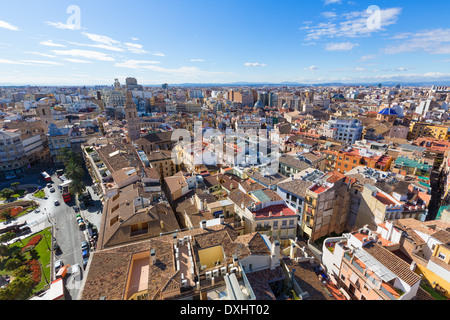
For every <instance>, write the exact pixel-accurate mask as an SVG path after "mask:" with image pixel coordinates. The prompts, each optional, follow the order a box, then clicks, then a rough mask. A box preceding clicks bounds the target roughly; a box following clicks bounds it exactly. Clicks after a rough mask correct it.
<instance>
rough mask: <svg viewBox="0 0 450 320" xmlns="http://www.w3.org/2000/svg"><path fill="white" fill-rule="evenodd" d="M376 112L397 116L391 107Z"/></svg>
mask: <svg viewBox="0 0 450 320" xmlns="http://www.w3.org/2000/svg"><path fill="white" fill-rule="evenodd" d="M378 114H384V115H388V116H398V113H397V111H395V110H394V109H392V108H384V109H383V110H381V111H380V112H378Z"/></svg>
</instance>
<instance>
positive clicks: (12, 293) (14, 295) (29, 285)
mask: <svg viewBox="0 0 450 320" xmlns="http://www.w3.org/2000/svg"><path fill="white" fill-rule="evenodd" d="M33 286H34V284H33V280H31V278H30V277H29V276H27V277H22V278H15V279H14V280H13V281H12V282H11V283H10V284H9V286H8V287H7V288H6V294H5V297H6V298H7V299H5V300H26V299H27V298H29V297H30V295H31V292H32V289H33ZM0 296H2V295H0ZM2 298H3V297H2Z"/></svg>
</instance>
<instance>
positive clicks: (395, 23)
mask: <svg viewBox="0 0 450 320" xmlns="http://www.w3.org/2000/svg"><path fill="white" fill-rule="evenodd" d="M73 5H75V6H77V8H78V9H79V11H70V10H69V11H68V8H70V6H73ZM371 6H376V7H377V8H378V9H379V11H373V10H372V11H370V12H368V11H367V10H368V9H369V8H372V7H371ZM449 9H450V3H448V2H447V1H432V2H423V1H413V0H409V1H403V0H396V1H393V0H390V1H382V0H375V1H373V0H371V1H364V0H362V1H356V0H354V1H345V0H341V1H339V0H311V1H300V0H295V1H265V0H259V1H254V0H244V1H242V0H241V1H236V0H227V1H217V0H215V1H211V0H210V1H203V0H200V1H196V0H191V1H186V0H172V1H156V0H150V1H148V0H147V1H142V0H140V1H138V0H128V1H120V2H119V1H104V0H95V1H76V0H72V1H61V0H58V1H57V0H53V1H49V0H44V1H30V0H28V1H10V2H7V3H5V1H2V2H1V4H0V84H5V83H7V84H31V85H95V84H101V85H110V84H112V83H113V81H114V78H119V79H120V80H121V81H124V79H125V78H126V77H128V76H133V77H136V78H137V79H138V81H139V83H142V84H161V83H164V82H168V83H184V82H194V83H205V82H208V83H221V82H222V83H223V82H225V83H230V82H237V81H250V82H255V81H257V82H283V81H295V82H302V83H321V82H334V81H341V82H357V81H360V82H381V83H382V82H383V81H385V82H386V81H433V82H436V83H439V81H444V80H450V22H449V20H448V12H449ZM78 13H79V14H78ZM78 18H79V19H78Z"/></svg>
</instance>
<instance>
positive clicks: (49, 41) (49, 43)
mask: <svg viewBox="0 0 450 320" xmlns="http://www.w3.org/2000/svg"><path fill="white" fill-rule="evenodd" d="M39 43H40V44H41V45H43V46H47V47H60V48H65V47H66V46H65V45H63V44H59V43H54V42H53V40H47V41H41V42H39Z"/></svg>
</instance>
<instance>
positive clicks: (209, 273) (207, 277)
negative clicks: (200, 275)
mask: <svg viewBox="0 0 450 320" xmlns="http://www.w3.org/2000/svg"><path fill="white" fill-rule="evenodd" d="M211 278H212V274H211V271H206V279H211Z"/></svg>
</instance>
